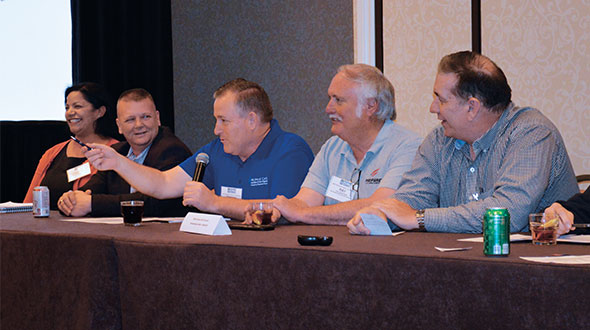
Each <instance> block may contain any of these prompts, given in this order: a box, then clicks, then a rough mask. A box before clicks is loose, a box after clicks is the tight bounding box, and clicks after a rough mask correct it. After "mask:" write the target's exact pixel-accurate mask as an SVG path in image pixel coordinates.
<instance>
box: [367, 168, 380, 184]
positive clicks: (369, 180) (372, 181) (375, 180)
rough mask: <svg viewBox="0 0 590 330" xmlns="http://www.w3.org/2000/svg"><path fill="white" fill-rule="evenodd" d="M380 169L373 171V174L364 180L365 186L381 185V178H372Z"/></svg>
mask: <svg viewBox="0 0 590 330" xmlns="http://www.w3.org/2000/svg"><path fill="white" fill-rule="evenodd" d="M379 170H380V168H378V169H376V170H374V171H373V172H371V177H370V178H367V179H365V183H366V184H379V183H381V179H382V178H375V177H374V176H375V175H377V173H379Z"/></svg>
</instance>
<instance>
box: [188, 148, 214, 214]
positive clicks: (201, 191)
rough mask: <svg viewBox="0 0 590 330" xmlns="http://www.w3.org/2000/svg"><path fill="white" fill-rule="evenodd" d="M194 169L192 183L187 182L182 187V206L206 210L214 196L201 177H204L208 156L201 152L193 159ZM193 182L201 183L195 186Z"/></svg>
mask: <svg viewBox="0 0 590 330" xmlns="http://www.w3.org/2000/svg"><path fill="white" fill-rule="evenodd" d="M195 162H196V165H197V166H196V167H195V174H194V175H193V181H192V182H190V181H189V182H187V184H186V186H185V187H184V194H183V201H182V204H183V205H185V206H192V207H194V208H197V210H199V209H201V210H203V211H204V210H206V207H207V206H208V204H211V203H212V199H213V197H214V196H211V195H214V194H213V193H212V192H211V190H209V189H208V188H207V187H206V186H205V185H204V184H202V182H203V176H204V175H205V168H206V167H207V164H209V155H207V154H206V153H204V152H202V153H200V154H198V155H197V157H196V158H195ZM195 182H201V183H199V184H196V183H195Z"/></svg>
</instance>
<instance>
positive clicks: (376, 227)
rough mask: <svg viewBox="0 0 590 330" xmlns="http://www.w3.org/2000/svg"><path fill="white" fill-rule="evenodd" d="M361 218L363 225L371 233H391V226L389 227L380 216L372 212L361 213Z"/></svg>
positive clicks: (389, 234)
mask: <svg viewBox="0 0 590 330" xmlns="http://www.w3.org/2000/svg"><path fill="white" fill-rule="evenodd" d="M361 219H363V223H364V224H365V227H367V228H368V229H369V230H370V231H371V235H376V236H381V235H387V236H391V235H392V232H391V228H389V225H388V224H387V222H386V221H384V220H383V219H381V218H380V217H378V216H376V215H374V214H367V213H361Z"/></svg>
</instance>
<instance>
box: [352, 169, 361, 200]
mask: <svg viewBox="0 0 590 330" xmlns="http://www.w3.org/2000/svg"><path fill="white" fill-rule="evenodd" d="M362 172H363V171H361V170H360V169H358V168H355V169H354V171H352V175H351V176H350V182H352V191H354V192H355V195H356V196H355V197H354V199H359V194H360V193H359V183H360V181H361V173H362ZM355 176H356V180H355V179H354V177H355Z"/></svg>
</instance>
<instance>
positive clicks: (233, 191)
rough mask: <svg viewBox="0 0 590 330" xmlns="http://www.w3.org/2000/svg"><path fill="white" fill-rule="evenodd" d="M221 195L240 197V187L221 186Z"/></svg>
mask: <svg viewBox="0 0 590 330" xmlns="http://www.w3.org/2000/svg"><path fill="white" fill-rule="evenodd" d="M221 197H233V198H237V199H242V188H235V187H225V186H221Z"/></svg>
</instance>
